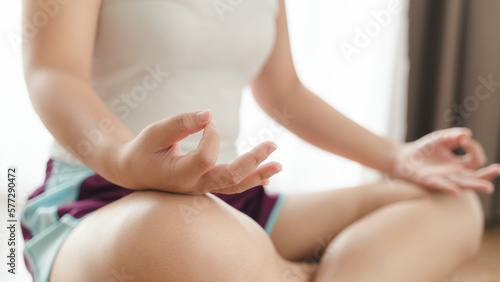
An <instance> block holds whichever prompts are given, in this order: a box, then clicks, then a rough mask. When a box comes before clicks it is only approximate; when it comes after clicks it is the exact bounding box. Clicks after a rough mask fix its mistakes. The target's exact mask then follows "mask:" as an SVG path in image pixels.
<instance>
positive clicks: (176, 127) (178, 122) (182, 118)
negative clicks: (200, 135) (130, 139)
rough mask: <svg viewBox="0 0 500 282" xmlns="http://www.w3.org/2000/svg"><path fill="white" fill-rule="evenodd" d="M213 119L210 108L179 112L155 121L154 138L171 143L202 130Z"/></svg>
mask: <svg viewBox="0 0 500 282" xmlns="http://www.w3.org/2000/svg"><path fill="white" fill-rule="evenodd" d="M211 120H212V112H211V111H209V110H205V111H199V112H191V113H183V114H178V115H175V116H173V117H169V118H167V119H164V120H161V121H159V122H157V123H155V124H154V125H153V127H154V129H153V130H152V131H153V132H154V136H152V138H153V139H155V140H157V141H159V142H161V143H165V142H166V143H168V145H171V144H174V143H177V142H179V141H181V140H182V139H184V138H186V137H188V136H189V135H190V134H193V133H196V132H198V131H200V130H202V129H203V128H205V126H206V125H207V124H208V123H209V122H210V121H211Z"/></svg>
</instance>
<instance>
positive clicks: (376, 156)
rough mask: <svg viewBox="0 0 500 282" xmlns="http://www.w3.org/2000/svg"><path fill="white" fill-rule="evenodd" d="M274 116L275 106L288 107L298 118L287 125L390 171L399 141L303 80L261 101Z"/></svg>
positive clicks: (341, 153) (305, 136)
mask: <svg viewBox="0 0 500 282" xmlns="http://www.w3.org/2000/svg"><path fill="white" fill-rule="evenodd" d="M259 104H260V105H261V106H262V107H263V108H264V110H265V111H266V112H267V113H268V114H270V115H271V116H272V109H273V108H278V109H283V108H284V107H286V109H287V112H288V113H289V114H293V115H294V118H293V119H291V120H289V121H288V122H286V123H284V122H283V121H282V120H279V119H277V121H278V122H280V123H281V124H282V125H283V126H285V127H286V128H287V129H289V130H290V131H292V132H293V133H295V134H296V135H297V136H299V137H300V138H302V139H304V140H305V141H307V142H309V143H311V144H313V145H315V146H317V147H319V148H321V149H324V150H326V151H328V152H331V153H333V154H336V155H339V156H342V157H345V158H348V159H351V160H353V161H356V162H358V163H361V164H363V165H366V166H368V167H371V168H374V169H377V170H379V171H382V172H388V171H389V170H390V167H391V159H392V156H393V154H394V153H395V151H396V149H397V147H398V146H399V144H398V143H396V142H393V141H391V140H389V139H387V138H383V137H380V136H377V135H375V134H373V133H372V132H370V131H368V130H366V129H365V128H363V127H362V126H360V125H358V124H357V123H355V122H354V121H352V120H351V119H349V118H347V117H346V116H344V115H343V114H342V113H340V112H339V111H337V110H336V109H334V108H333V107H331V106H330V105H328V104H327V103H326V102H325V101H323V100H322V99H321V98H319V97H318V96H316V95H315V94H314V93H312V92H311V91H309V90H308V89H307V88H305V87H304V86H302V85H301V84H299V85H298V86H297V87H295V88H294V89H293V90H292V91H290V92H289V93H285V94H283V95H282V96H276V98H274V99H268V101H267V102H264V101H260V102H259Z"/></svg>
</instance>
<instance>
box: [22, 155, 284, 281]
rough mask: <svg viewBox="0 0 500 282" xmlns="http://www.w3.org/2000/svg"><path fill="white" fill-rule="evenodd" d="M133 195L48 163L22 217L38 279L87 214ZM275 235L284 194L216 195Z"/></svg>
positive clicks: (84, 171) (80, 169) (83, 171)
mask: <svg viewBox="0 0 500 282" xmlns="http://www.w3.org/2000/svg"><path fill="white" fill-rule="evenodd" d="M134 192H135V191H133V190H129V189H126V188H123V187H120V186H118V185H115V184H113V183H111V182H109V181H107V180H105V179H104V178H102V177H100V176H99V175H97V174H96V173H95V172H94V171H92V170H91V169H90V168H88V167H86V166H84V165H74V164H69V163H64V162H60V161H55V160H49V161H48V163H47V171H46V178H45V182H44V183H43V185H42V186H41V187H39V188H38V189H36V190H35V192H33V194H32V195H31V196H30V197H29V199H28V202H27V204H26V207H25V208H24V210H23V215H22V218H21V223H22V225H21V227H22V232H23V237H24V240H25V243H26V245H25V251H24V257H25V262H26V266H27V268H28V270H29V271H30V272H31V273H32V275H33V278H34V281H37V282H38V281H41V282H48V278H49V275H50V269H51V267H52V263H53V261H54V259H55V256H56V255H57V252H58V250H59V248H60V246H61V245H62V243H63V242H64V240H65V239H66V237H67V236H68V235H69V233H70V232H71V230H72V229H73V228H75V227H76V226H77V225H78V223H79V222H80V221H81V220H82V219H83V218H84V217H85V216H87V215H88V214H90V213H92V212H93V211H95V210H97V209H99V208H101V207H103V206H105V205H107V204H109V203H111V202H113V201H116V200H118V199H120V198H122V197H124V196H127V195H129V194H131V193H134ZM214 195H216V196H217V197H219V198H220V199H222V200H223V201H225V202H226V203H228V204H229V205H231V206H232V207H234V208H235V209H237V210H239V211H241V212H243V213H245V214H247V215H248V216H249V217H251V218H252V219H254V220H255V221H256V222H257V223H258V224H259V225H260V226H262V228H264V229H265V230H266V232H267V233H268V234H270V233H271V231H272V228H273V226H274V223H275V221H276V218H277V216H278V213H279V211H280V209H281V206H282V204H283V202H284V198H285V197H284V195H270V194H267V193H266V191H265V189H264V187H262V186H257V187H255V188H252V189H250V190H247V191H245V192H243V193H240V194H234V195H222V194H214Z"/></svg>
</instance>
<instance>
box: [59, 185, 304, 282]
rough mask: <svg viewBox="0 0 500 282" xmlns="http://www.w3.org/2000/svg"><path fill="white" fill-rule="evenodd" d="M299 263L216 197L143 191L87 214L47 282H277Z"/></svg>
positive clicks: (258, 228)
mask: <svg viewBox="0 0 500 282" xmlns="http://www.w3.org/2000/svg"><path fill="white" fill-rule="evenodd" d="M296 265H299V264H298V263H292V262H289V261H286V260H284V259H283V258H281V257H280V256H279V254H278V253H277V252H276V249H275V248H274V246H273V244H272V242H271V240H270V238H269V236H267V234H266V233H265V232H264V230H263V229H262V228H261V227H260V226H259V225H258V224H257V223H255V222H254V221H253V220H252V219H251V218H249V217H248V216H246V215H245V214H243V213H241V212H239V211H237V210H235V209H234V208H232V207H231V206H229V205H227V204H226V203H224V202H222V201H221V200H220V199H218V198H217V197H215V196H213V195H209V194H208V195H204V196H188V195H179V194H171V193H164V192H158V191H147V192H135V193H132V194H131V195H129V196H126V197H124V198H122V199H120V200H118V201H115V202H113V203H111V204H109V205H106V206H104V207H103V208H101V209H99V210H97V211H95V212H94V213H92V214H90V215H89V216H87V217H86V218H85V219H84V220H83V221H82V222H81V223H80V224H79V225H78V226H77V227H76V228H75V229H74V230H73V231H72V232H71V233H70V235H69V237H68V238H67V239H66V241H65V242H64V244H63V245H62V247H61V249H60V250H59V253H58V255H57V257H56V259H55V262H54V264H53V267H52V272H51V277H50V282H66V281H72V282H96V281H98V282H101V281H102V282H118V281H120V282H125V281H127V282H135V281H137V282H142V281H148V282H160V281H172V282H175V281H179V282H181V281H182V282H201V281H207V282H208V281H221V282H224V281H227V282H236V281H256V282H261V281H262V282H266V281H270V282H277V281H283V279H282V278H283V275H284V273H286V272H287V271H288V270H289V269H290V268H292V267H294V266H296ZM299 270H300V268H299ZM301 277H305V278H304V280H303V281H309V280H310V275H309V274H304V275H301Z"/></svg>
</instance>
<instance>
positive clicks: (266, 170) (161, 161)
mask: <svg viewBox="0 0 500 282" xmlns="http://www.w3.org/2000/svg"><path fill="white" fill-rule="evenodd" d="M201 130H203V137H202V138H201V140H200V142H199V144H198V147H197V148H196V149H195V150H193V151H191V152H189V153H187V154H185V155H184V154H182V153H181V147H180V143H179V142H180V141H181V140H182V139H184V138H186V137H187V136H188V135H190V134H193V133H196V132H198V131H201ZM219 146H220V137H219V133H218V130H217V127H216V125H215V123H214V122H213V121H212V113H211V112H210V111H202V112H193V113H186V114H180V115H176V116H173V117H170V118H167V119H164V120H161V121H158V122H155V123H153V124H151V125H149V126H148V127H146V128H145V129H144V130H143V131H142V132H140V133H139V135H137V137H136V138H134V139H133V140H132V141H130V142H128V143H126V144H125V145H123V147H122V148H120V153H119V161H118V166H119V168H118V170H119V173H118V175H120V181H121V182H120V183H117V184H118V185H121V186H123V187H126V188H131V189H156V190H163V191H168V192H175V193H184V194H193V195H196V194H204V193H208V192H216V193H223V194H233V193H241V192H243V191H245V190H247V189H249V188H252V187H254V186H257V185H259V184H264V183H267V181H268V179H269V178H270V177H271V176H273V175H274V174H276V173H278V172H280V171H281V165H280V164H279V163H276V162H270V163H267V164H265V165H262V166H260V164H261V163H262V162H263V161H264V160H266V159H267V157H268V156H269V155H270V154H271V153H272V152H273V151H274V150H275V149H276V145H275V144H274V143H273V142H264V143H262V144H260V145H258V146H257V147H255V148H254V149H253V150H251V151H250V152H248V153H246V154H244V155H242V156H240V157H239V158H237V159H236V160H235V161H234V162H233V163H231V164H216V161H217V157H218V154H219Z"/></svg>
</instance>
